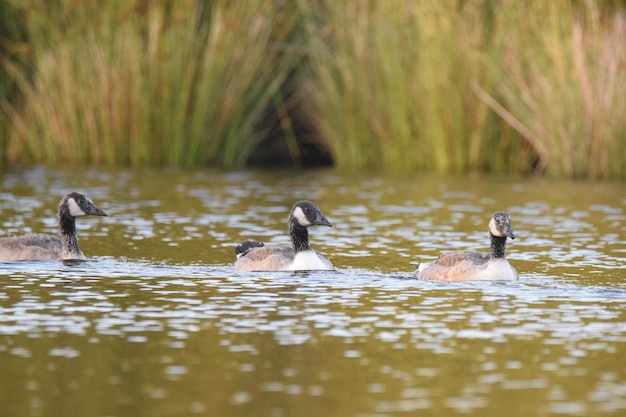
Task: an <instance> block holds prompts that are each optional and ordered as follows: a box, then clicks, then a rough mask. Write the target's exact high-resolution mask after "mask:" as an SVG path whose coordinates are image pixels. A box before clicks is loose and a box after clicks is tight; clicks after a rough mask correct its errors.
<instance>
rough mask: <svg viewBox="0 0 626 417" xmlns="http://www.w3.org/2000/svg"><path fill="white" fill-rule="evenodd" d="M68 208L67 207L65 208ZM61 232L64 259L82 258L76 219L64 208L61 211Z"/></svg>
mask: <svg viewBox="0 0 626 417" xmlns="http://www.w3.org/2000/svg"><path fill="white" fill-rule="evenodd" d="M65 210H67V209H65ZM59 232H60V235H61V246H62V249H61V250H62V254H61V257H62V258H63V259H82V258H84V255H83V253H82V252H81V251H80V248H79V247H78V237H77V236H76V219H75V218H74V217H73V216H71V215H70V214H69V213H66V212H65V211H64V210H63V209H61V210H60V211H59Z"/></svg>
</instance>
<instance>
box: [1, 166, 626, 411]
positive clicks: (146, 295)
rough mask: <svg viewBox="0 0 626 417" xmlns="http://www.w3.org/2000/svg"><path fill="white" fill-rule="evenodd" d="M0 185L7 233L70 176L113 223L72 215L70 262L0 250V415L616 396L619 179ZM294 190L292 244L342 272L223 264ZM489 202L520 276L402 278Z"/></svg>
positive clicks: (479, 226)
mask: <svg viewBox="0 0 626 417" xmlns="http://www.w3.org/2000/svg"><path fill="white" fill-rule="evenodd" d="M1 183H2V193H3V195H4V196H5V198H4V199H3V200H2V201H1V202H0V204H1V209H2V211H1V214H0V220H1V221H2V224H3V225H5V228H4V229H3V232H2V233H3V234H5V235H6V234H12V233H22V232H24V231H26V230H32V231H36V232H46V233H52V234H54V233H56V223H55V220H54V216H55V214H56V204H57V203H58V199H59V198H60V196H61V195H62V194H63V193H64V192H66V191H67V190H71V189H72V190H73V189H77V190H79V191H84V192H86V193H87V194H88V195H89V196H90V197H92V198H94V199H97V201H98V203H99V206H101V207H102V208H103V210H105V211H107V212H110V214H111V217H109V218H107V219H105V221H99V222H87V221H85V222H81V224H79V225H78V227H79V229H80V230H79V238H80V239H81V248H82V249H83V251H84V252H85V254H86V255H87V256H88V257H90V260H89V261H88V262H83V263H79V264H73V265H69V264H68V265H66V264H63V263H62V262H53V261H34V262H17V263H4V264H0V276H1V278H2V281H1V282H2V283H1V284H0V369H2V370H3V376H4V378H3V379H2V381H1V382H0V400H1V401H0V415H7V416H8V415H21V416H41V415H46V416H57V415H58V416H66V415H75V414H80V415H103V416H105V415H106V416H121V417H125V416H142V415H146V416H147V415H207V416H208V415H212V416H213V415H233V416H237V415H241V416H244V415H245V416H248V415H270V416H281V415H282V416H284V415H294V414H295V415H304V416H306V415H311V416H319V415H328V416H346V415H355V416H380V415H395V414H399V413H406V412H414V411H417V410H421V412H422V413H427V414H429V415H437V414H441V415H457V414H463V415H481V416H483V415H494V416H495V415H505V414H506V415H519V416H527V415H537V414H540V415H620V414H622V413H623V412H624V410H625V409H626V390H625V389H624V387H625V386H626V368H625V367H624V365H623V358H624V356H625V355H626V308H625V305H626V304H624V300H625V299H626V287H625V284H624V280H623V278H624V264H623V255H624V251H625V249H626V245H625V242H626V215H625V214H624V211H623V208H624V203H626V199H625V198H624V197H622V195H623V193H620V190H621V188H620V186H619V185H611V184H599V185H598V184H594V185H593V186H588V185H585V184H576V183H564V184H555V183H552V182H547V181H535V180H519V179H493V178H492V179H481V180H474V181H471V182H466V181H464V180H462V179H460V178H438V177H424V178H421V177H420V178H416V179H406V178H389V177H374V178H371V177H366V176H364V177H344V176H339V175H337V174H330V173H327V172H306V173H295V174H294V173H291V174H289V175H284V173H269V174H268V173H254V172H238V173H228V174H222V173H212V172H204V171H203V172H197V171H193V172H184V171H175V170H167V171H136V172H130V171H127V172H121V173H120V172H108V173H107V172H104V173H101V172H97V173H94V172H92V171H85V172H72V173H65V172H62V171H48V170H43V169H34V170H27V171H24V172H20V173H6V174H4V175H3V176H2V178H1ZM34 196H42V197H41V198H35V197H34ZM581 196H584V198H583V197H581ZM300 198H309V199H312V200H315V201H316V202H317V203H318V204H319V206H320V208H322V210H323V211H324V212H325V213H327V215H328V217H329V219H331V221H333V224H334V225H335V227H334V228H332V229H328V230H326V229H324V230H318V229H315V230H313V231H312V233H311V241H312V244H313V245H314V247H316V248H317V249H318V250H321V251H323V252H325V253H326V254H327V255H328V256H329V257H330V258H331V259H332V261H333V263H334V264H335V265H337V266H338V267H339V270H338V271H333V272H323V273H322V272H317V273H262V274H259V273H235V272H234V271H232V268H231V267H230V265H231V264H232V261H233V258H234V250H233V248H234V244H235V243H236V242H238V241H239V240H241V239H243V238H247V237H253V238H258V239H263V240H266V241H268V242H269V241H271V242H278V243H285V242H287V241H288V237H287V233H286V225H285V220H286V216H287V211H288V209H289V207H290V206H291V205H292V204H293V201H295V200H297V199H300ZM100 202H102V203H100ZM22 207H23V209H22ZM497 209H507V210H508V211H509V212H510V213H511V216H512V219H513V226H514V228H515V231H516V235H518V238H516V239H515V241H513V242H511V243H510V245H509V247H508V248H509V258H510V261H511V263H512V264H514V265H515V267H516V268H517V269H518V271H519V272H520V275H521V279H520V280H519V281H517V282H510V283H502V282H501V283H498V282H494V283H492V282H479V283H457V284H455V283H452V284H450V283H434V282H419V281H415V280H412V279H410V272H411V266H410V265H409V262H411V261H414V260H416V259H418V258H420V259H427V260H429V259H432V258H434V257H435V256H436V255H437V254H438V253H439V252H440V251H442V250H449V249H457V248H462V249H465V248H469V249H475V250H484V249H485V248H488V236H487V232H486V230H485V224H486V221H487V220H488V218H489V216H490V215H491V213H492V212H493V211H495V210H497ZM6 225H8V226H6ZM11 225H13V226H11ZM27 228H28V229H27Z"/></svg>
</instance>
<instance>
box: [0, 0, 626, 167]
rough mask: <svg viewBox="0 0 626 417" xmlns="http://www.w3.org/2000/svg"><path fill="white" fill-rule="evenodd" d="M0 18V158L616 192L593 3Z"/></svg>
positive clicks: (324, 6)
mask: <svg viewBox="0 0 626 417" xmlns="http://www.w3.org/2000/svg"><path fill="white" fill-rule="evenodd" d="M6 5H10V8H9V10H10V13H8V12H7V13H4V9H0V11H3V13H2V14H1V15H2V17H0V20H3V19H11V22H12V23H11V25H10V26H7V25H5V26H4V27H5V28H9V27H10V28H11V32H7V33H9V35H5V36H8V37H10V38H11V39H16V41H15V42H14V43H13V44H10V43H7V42H6V39H5V40H4V41H3V43H1V44H0V66H1V67H2V70H3V71H0V106H1V107H2V110H3V113H2V116H0V158H2V160H3V161H35V162H43V163H61V162H70V163H84V164H87V163H89V164H93V163H101V164H111V165H113V164H117V165H120V164H132V165H146V164H151V165H155V164H167V165H187V166H191V165H201V164H211V165H220V166H241V165H244V164H246V163H250V162H254V163H264V162H265V163H266V164H272V163H274V162H275V159H274V158H275V157H276V154H277V152H276V149H279V148H280V149H281V150H280V151H279V152H283V153H285V154H287V155H289V158H290V159H291V161H293V162H294V163H300V162H302V161H303V160H304V159H305V157H304V156H303V150H306V149H307V147H309V146H313V147H315V148H322V152H321V153H322V154H323V153H324V152H327V153H328V154H329V155H330V158H331V159H332V161H333V163H334V164H335V166H337V167H338V168H340V169H348V170H366V169H381V170H389V171H404V172H408V171H414V170H430V171H433V170H434V171H443V172H457V173H465V172H471V171H484V172H518V173H530V172H535V173H545V174H547V175H550V176H555V177H559V176H560V177H571V178H579V177H585V178H626V170H625V169H624V168H623V167H624V166H626V118H624V117H623V116H624V114H626V48H624V39H626V17H625V12H624V8H623V6H620V5H619V4H617V3H615V2H612V1H610V0H606V1H591V0H578V1H571V0H551V1H549V2H546V1H539V0H530V1H525V2H519V1H515V0H502V1H498V2H494V1H491V0H463V1H458V0H422V1H419V2H416V1H413V0H393V1H378V0H345V1H335V0H319V1H314V2H311V1H306V0H298V1H296V2H277V1H276V0H251V1H249V2H237V1H230V0H215V1H211V2H203V1H197V2H190V1H184V0H154V1H150V2H146V1H143V0H111V1H107V2H106V4H103V3H100V2H82V1H79V0H48V1H46V2H40V1H35V0H23V1H22V0H19V1H18V0H5V2H2V3H0V6H3V7H4V6H6ZM13 19H14V20H16V21H17V24H16V23H15V22H13ZM0 23H2V22H0ZM15 31H17V34H16V32H15ZM3 33H4V32H2V24H0V35H2V34H3ZM22 35H23V38H24V39H22ZM3 39H4V38H3ZM7 44H8V45H9V47H6V46H4V45H7ZM15 51H19V52H17V53H15ZM16 56H17V58H16ZM7 76H8V77H7ZM15 87H17V89H18V90H19V95H18V94H15V93H14V92H13V93H12V94H7V93H6V91H8V90H9V89H12V90H13V91H15ZM7 121H8V122H10V123H7ZM303 133H304V134H303ZM311 133H313V134H311Z"/></svg>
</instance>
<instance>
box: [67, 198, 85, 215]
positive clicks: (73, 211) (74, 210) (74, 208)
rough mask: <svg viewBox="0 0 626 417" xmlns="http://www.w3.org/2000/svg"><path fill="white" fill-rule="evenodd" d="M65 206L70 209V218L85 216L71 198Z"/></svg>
mask: <svg viewBox="0 0 626 417" xmlns="http://www.w3.org/2000/svg"><path fill="white" fill-rule="evenodd" d="M67 206H68V207H69V209H70V214H71V215H72V217H81V216H84V215H85V212H84V211H83V209H81V208H80V206H79V205H78V203H77V202H76V200H74V199H73V198H70V199H68V200H67Z"/></svg>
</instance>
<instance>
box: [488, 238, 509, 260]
mask: <svg viewBox="0 0 626 417" xmlns="http://www.w3.org/2000/svg"><path fill="white" fill-rule="evenodd" d="M505 251H506V236H494V235H491V256H493V257H494V258H504V257H505V256H504V252H505Z"/></svg>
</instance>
